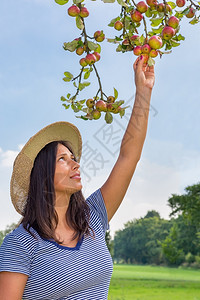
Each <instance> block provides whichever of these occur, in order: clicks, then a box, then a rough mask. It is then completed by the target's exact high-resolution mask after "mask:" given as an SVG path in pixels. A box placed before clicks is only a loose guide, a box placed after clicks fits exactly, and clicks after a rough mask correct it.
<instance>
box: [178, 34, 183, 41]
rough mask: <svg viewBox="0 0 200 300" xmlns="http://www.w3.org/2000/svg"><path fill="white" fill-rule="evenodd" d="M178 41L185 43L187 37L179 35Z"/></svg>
mask: <svg viewBox="0 0 200 300" xmlns="http://www.w3.org/2000/svg"><path fill="white" fill-rule="evenodd" d="M176 40H177V41H184V40H185V37H184V36H183V35H181V34H179V35H177V36H176Z"/></svg>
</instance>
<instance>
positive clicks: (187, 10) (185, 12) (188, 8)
mask: <svg viewBox="0 0 200 300" xmlns="http://www.w3.org/2000/svg"><path fill="white" fill-rule="evenodd" d="M189 11H190V7H187V8H186V9H184V10H183V11H182V14H183V15H187V14H188V13H189Z"/></svg>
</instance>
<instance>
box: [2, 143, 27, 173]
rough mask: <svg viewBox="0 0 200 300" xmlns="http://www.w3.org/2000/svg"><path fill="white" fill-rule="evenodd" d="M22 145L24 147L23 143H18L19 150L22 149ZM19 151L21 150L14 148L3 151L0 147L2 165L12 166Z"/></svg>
mask: <svg viewBox="0 0 200 300" xmlns="http://www.w3.org/2000/svg"><path fill="white" fill-rule="evenodd" d="M22 147H23V145H22V144H20V145H18V149H19V150H21V149H22ZM18 153H19V151H14V150H6V151H3V150H2V149H1V148H0V166H3V167H8V168H10V167H12V166H13V163H14V160H15V158H16V156H17V154H18Z"/></svg>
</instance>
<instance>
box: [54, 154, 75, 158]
mask: <svg viewBox="0 0 200 300" xmlns="http://www.w3.org/2000/svg"><path fill="white" fill-rule="evenodd" d="M64 155H67V156H68V154H67V153H61V154H58V155H57V157H59V156H64ZM70 156H71V157H75V156H74V155H73V154H71V155H70Z"/></svg>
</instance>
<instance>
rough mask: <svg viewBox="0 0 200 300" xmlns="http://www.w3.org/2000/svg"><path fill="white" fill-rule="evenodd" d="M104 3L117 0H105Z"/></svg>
mask: <svg viewBox="0 0 200 300" xmlns="http://www.w3.org/2000/svg"><path fill="white" fill-rule="evenodd" d="M103 2H104V3H114V2H115V0H103Z"/></svg>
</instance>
